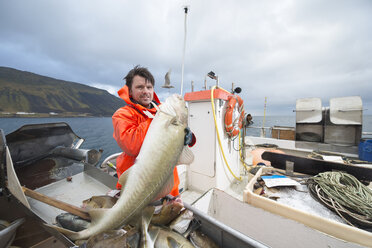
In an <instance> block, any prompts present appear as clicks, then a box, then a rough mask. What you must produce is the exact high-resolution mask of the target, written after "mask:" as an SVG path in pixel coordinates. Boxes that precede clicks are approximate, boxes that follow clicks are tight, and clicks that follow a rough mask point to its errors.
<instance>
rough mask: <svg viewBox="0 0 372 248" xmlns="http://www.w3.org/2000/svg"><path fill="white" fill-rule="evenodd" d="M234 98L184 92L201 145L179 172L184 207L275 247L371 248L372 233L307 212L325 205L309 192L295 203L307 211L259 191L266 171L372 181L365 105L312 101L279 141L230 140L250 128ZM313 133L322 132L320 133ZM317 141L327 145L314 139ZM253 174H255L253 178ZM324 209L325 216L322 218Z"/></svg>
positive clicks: (280, 132) (277, 130) (277, 134)
mask: <svg viewBox="0 0 372 248" xmlns="http://www.w3.org/2000/svg"><path fill="white" fill-rule="evenodd" d="M217 85H218V83H217ZM205 88H207V87H205ZM235 93H236V91H235V90H232V91H231V92H229V91H226V90H224V89H222V88H220V87H217V86H213V87H211V90H202V91H196V92H188V93H186V94H185V97H184V98H185V101H187V103H188V108H189V120H188V121H189V127H190V129H191V130H192V131H193V132H194V133H195V135H196V137H197V143H196V144H195V146H194V147H192V151H193V152H194V155H195V160H194V162H193V163H192V164H191V165H190V166H186V165H180V166H178V172H179V174H180V180H181V184H180V188H182V190H183V192H182V194H181V196H182V199H183V201H184V202H187V203H188V204H191V206H193V207H194V208H195V209H198V210H199V211H201V212H203V213H205V214H206V215H208V216H209V217H210V218H213V219H215V220H216V221H218V222H221V223H223V224H224V225H226V226H228V227H229V228H232V229H234V230H236V231H238V232H239V233H241V234H242V235H245V236H247V237H251V238H253V239H254V240H256V241H257V242H259V243H260V244H263V245H267V246H269V247H364V246H367V247H371V246H372V233H371V232H370V231H368V230H365V229H361V228H358V227H355V226H351V225H349V224H346V223H345V222H343V221H342V220H341V221H340V220H338V219H337V218H336V217H332V218H329V217H327V216H326V215H327V214H329V213H328V212H327V211H330V210H327V209H326V208H325V207H324V206H316V207H317V208H315V207H314V209H316V211H314V210H313V211H310V212H309V211H308V210H309V209H310V210H311V208H313V204H318V205H320V203H316V202H315V200H313V199H309V198H311V197H310V194H309V192H305V193H301V194H304V195H307V196H306V198H308V199H307V200H308V201H307V202H302V201H301V200H299V201H300V202H301V203H300V204H297V203H296V204H297V205H300V207H301V208H299V207H297V206H296V205H295V206H291V205H287V204H284V203H281V202H278V201H275V200H272V199H269V198H267V197H264V196H261V195H257V194H255V193H254V186H255V183H256V182H257V180H258V178H259V177H260V176H261V175H264V174H265V173H268V172H270V173H278V172H280V173H281V174H282V175H285V176H286V177H288V178H291V177H293V178H296V177H300V178H301V177H306V178H307V177H309V176H313V175H316V174H318V173H320V172H324V171H334V170H342V171H347V172H350V173H352V174H353V175H354V176H356V177H358V178H359V179H361V180H364V181H365V182H370V181H371V179H372V170H371V168H372V167H371V164H370V163H369V162H367V161H360V160H359V157H358V155H359V154H358V151H359V150H360V149H358V147H359V148H360V144H359V143H358V142H359V141H360V139H361V135H362V133H361V130H362V121H361V116H362V106H361V99H360V98H359V97H351V98H346V99H345V98H344V99H335V100H334V101H332V103H334V102H336V103H337V104H336V105H337V106H338V110H337V111H335V110H334V108H335V107H334V106H335V104H332V105H331V108H323V107H321V106H319V104H314V102H311V101H310V103H309V100H308V99H300V100H299V101H298V103H297V105H296V106H297V110H296V111H297V113H298V116H297V125H296V127H295V128H289V127H274V128H273V129H272V130H273V132H272V133H273V135H272V136H273V137H271V138H266V137H254V136H247V135H244V133H245V132H244V131H242V132H238V134H237V135H235V136H232V135H231V133H232V130H239V129H240V130H244V128H241V127H242V126H243V124H242V123H240V124H239V120H241V119H242V118H241V115H244V112H243V111H242V108H241V105H242V103H239V101H238V100H236V101H234V100H231V99H237V96H236V94H235ZM348 100H349V101H348ZM234 102H235V105H232V104H231V103H234ZM315 102H318V101H315ZM341 103H342V104H343V105H342V106H340V105H341ZM306 104H307V105H306ZM304 105H306V107H305V106H304ZM312 108H316V110H314V111H313V110H312ZM339 110H340V111H339ZM229 111H230V114H233V116H234V118H233V120H236V126H235V127H234V128H233V129H230V130H228V131H227V129H226V125H229V124H231V123H229V122H227V121H226V114H227V113H229ZM231 112H232V113H231ZM303 113H304V114H303ZM340 113H341V115H340ZM335 114H336V121H334V120H335ZM319 115H320V117H319ZM356 117H358V118H356ZM244 119H245V118H244ZM229 120H230V121H231V119H229ZM248 128H250V127H249V126H248ZM313 130H315V131H318V132H319V133H320V132H324V133H321V135H320V134H316V135H314V134H312V132H313ZM296 131H297V132H301V133H302V134H303V135H298V134H297V133H295V132H296ZM241 134H242V135H241ZM240 135H241V136H240ZM317 135H318V136H320V137H321V139H318V138H317V140H314V136H315V137H317ZM288 137H289V138H290V139H288ZM338 137H339V138H338ZM362 145H363V144H362ZM366 150H368V149H366ZM256 151H258V152H256ZM319 151H322V152H324V151H327V152H328V153H326V154H324V156H323V157H324V159H323V158H321V159H319V157H317V158H314V157H311V158H309V157H308V155H310V154H313V153H314V152H317V155H318V156H319ZM116 156H117V154H116V155H113V156H111V157H109V158H108V159H106V160H105V161H104V163H103V164H105V163H106V162H107V161H109V160H111V162H112V163H114V162H115V161H114V158H115V157H116ZM254 156H256V158H254ZM265 158H266V159H265ZM342 158H348V159H349V160H348V161H351V160H353V161H356V162H357V164H354V165H347V166H345V165H344V163H339V162H340V161H337V159H342ZM260 164H261V166H257V165H260ZM319 164H320V165H321V166H319ZM102 166H106V165H102ZM254 168H255V169H256V171H255V174H254V173H252V171H253V170H252V169H254ZM289 186H290V185H289ZM369 187H370V188H371V185H369ZM292 188H293V186H292ZM300 197H301V198H302V197H303V195H301V196H300ZM303 198H305V197H303ZM309 200H312V202H309ZM313 202H315V203H313ZM309 204H310V205H309ZM303 207H305V209H303ZM318 207H319V208H320V209H321V210H322V211H324V210H323V209H322V208H324V209H325V211H326V212H325V213H321V214H319V213H317V211H318Z"/></svg>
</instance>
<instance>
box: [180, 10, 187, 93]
mask: <svg viewBox="0 0 372 248" xmlns="http://www.w3.org/2000/svg"><path fill="white" fill-rule="evenodd" d="M184 10H185V23H184V28H185V34H184V39H183V54H182V73H181V74H182V76H181V96H182V93H183V74H184V67H185V52H186V34H187V26H186V19H187V12H188V10H189V9H188V7H187V6H185V7H184Z"/></svg>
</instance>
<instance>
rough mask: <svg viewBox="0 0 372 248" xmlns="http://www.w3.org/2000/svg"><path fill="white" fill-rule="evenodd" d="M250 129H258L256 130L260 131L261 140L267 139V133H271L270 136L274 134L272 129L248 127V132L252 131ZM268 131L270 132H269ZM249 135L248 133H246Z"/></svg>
mask: <svg viewBox="0 0 372 248" xmlns="http://www.w3.org/2000/svg"><path fill="white" fill-rule="evenodd" d="M250 128H252V129H256V130H260V137H261V138H266V134H267V133H269V134H271V132H272V129H273V128H272V127H256V126H248V127H246V130H248V129H250ZM267 131H269V132H267ZM246 133H247V132H246Z"/></svg>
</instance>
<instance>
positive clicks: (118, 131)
mask: <svg viewBox="0 0 372 248" xmlns="http://www.w3.org/2000/svg"><path fill="white" fill-rule="evenodd" d="M118 95H119V96H120V98H122V99H123V100H124V101H125V102H126V103H127V105H126V106H124V107H122V108H120V109H118V110H117V111H116V112H115V113H114V115H113V116H112V124H113V126H114V134H113V136H114V139H115V140H116V142H117V143H118V145H119V147H120V148H121V149H122V150H123V152H122V154H121V155H120V156H119V157H117V159H116V172H117V174H118V177H120V176H121V174H122V173H123V172H124V171H126V170H127V169H129V168H130V167H131V166H132V165H133V164H134V162H135V160H136V157H137V155H138V154H139V152H140V149H141V146H142V143H143V140H144V139H145V136H146V133H147V130H148V128H149V126H150V123H151V121H152V119H151V118H149V117H148V116H147V115H145V114H144V113H143V111H144V110H147V111H149V112H150V113H151V114H153V115H155V113H156V109H155V108H151V109H147V108H145V107H143V106H142V105H140V104H137V103H134V102H132V101H131V99H130V97H129V89H128V86H126V85H125V86H124V87H123V88H121V89H120V90H119V91H118ZM154 101H155V102H156V103H158V104H160V101H159V98H158V97H157V95H156V94H155V93H154ZM173 176H174V186H173V189H172V191H171V192H170V194H171V195H173V196H178V195H179V191H178V185H179V184H180V180H179V177H178V172H177V168H176V167H175V168H174V170H173ZM116 187H117V188H118V189H120V188H121V185H120V184H119V183H117V185H116Z"/></svg>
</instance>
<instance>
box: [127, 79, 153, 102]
mask: <svg viewBox="0 0 372 248" xmlns="http://www.w3.org/2000/svg"><path fill="white" fill-rule="evenodd" d="M129 95H130V96H131V97H132V98H133V99H134V100H135V101H137V102H138V103H139V104H141V105H142V106H144V107H146V108H149V107H151V106H150V103H151V101H152V99H153V98H154V87H153V86H152V84H151V83H150V81H148V80H146V79H145V78H144V77H141V76H138V75H136V76H134V77H133V81H132V87H131V89H130V90H129Z"/></svg>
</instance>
